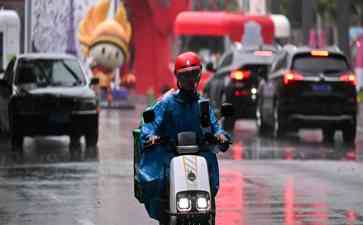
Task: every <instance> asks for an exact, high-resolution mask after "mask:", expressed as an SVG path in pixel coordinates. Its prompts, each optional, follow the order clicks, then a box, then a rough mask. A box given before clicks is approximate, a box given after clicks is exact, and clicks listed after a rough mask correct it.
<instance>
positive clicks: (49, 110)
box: [0, 54, 98, 149]
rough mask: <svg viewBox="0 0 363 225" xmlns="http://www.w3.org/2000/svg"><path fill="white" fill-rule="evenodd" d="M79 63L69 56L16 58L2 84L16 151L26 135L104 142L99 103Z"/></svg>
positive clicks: (1, 109)
mask: <svg viewBox="0 0 363 225" xmlns="http://www.w3.org/2000/svg"><path fill="white" fill-rule="evenodd" d="M91 83H92V84H93V83H94V84H96V83H97V80H92V81H90V80H89V79H88V78H87V76H86V75H85V72H84V71H83V70H82V68H81V66H80V63H79V61H78V60H77V59H76V58H75V57H73V56H68V55H50V54H24V55H19V56H17V57H15V58H13V59H12V60H11V61H10V62H9V64H8V66H7V68H6V71H5V75H4V77H3V79H1V80H0V127H1V130H2V131H5V132H8V133H9V134H10V135H11V142H12V147H13V149H22V145H23V140H24V137H25V136H45V135H69V136H70V138H71V145H72V144H74V143H79V139H80V137H81V136H82V135H85V140H86V144H87V146H88V147H91V146H96V145H97V141H98V101H97V99H96V96H95V93H94V91H93V90H92V89H91V88H90V85H91Z"/></svg>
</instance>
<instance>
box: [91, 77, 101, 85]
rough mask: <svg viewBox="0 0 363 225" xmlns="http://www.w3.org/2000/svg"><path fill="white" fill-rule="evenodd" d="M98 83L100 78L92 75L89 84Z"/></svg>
mask: <svg viewBox="0 0 363 225" xmlns="http://www.w3.org/2000/svg"><path fill="white" fill-rule="evenodd" d="M99 83H100V79H99V78H98V77H92V78H91V83H90V85H91V86H94V85H98V84H99Z"/></svg>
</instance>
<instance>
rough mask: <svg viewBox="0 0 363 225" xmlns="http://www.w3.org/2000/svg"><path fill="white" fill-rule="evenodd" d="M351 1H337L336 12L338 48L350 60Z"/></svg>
mask: <svg viewBox="0 0 363 225" xmlns="http://www.w3.org/2000/svg"><path fill="white" fill-rule="evenodd" d="M350 5H351V1H350V0H337V5H336V11H337V12H338V13H337V29H338V46H339V48H340V49H341V50H342V51H343V52H344V54H345V55H346V56H348V57H349V58H350V57H351V55H350V46H349V26H350V15H349V10H350Z"/></svg>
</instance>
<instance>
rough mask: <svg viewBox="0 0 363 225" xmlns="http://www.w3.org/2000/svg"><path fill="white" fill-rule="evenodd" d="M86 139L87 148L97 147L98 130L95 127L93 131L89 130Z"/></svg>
mask: <svg viewBox="0 0 363 225" xmlns="http://www.w3.org/2000/svg"><path fill="white" fill-rule="evenodd" d="M85 139H86V147H87V148H93V147H96V146H97V143H98V130H97V129H95V130H93V131H91V132H88V133H87V134H86V136H85Z"/></svg>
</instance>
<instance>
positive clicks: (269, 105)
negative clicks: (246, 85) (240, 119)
mask: <svg viewBox="0 0 363 225" xmlns="http://www.w3.org/2000/svg"><path fill="white" fill-rule="evenodd" d="M259 93H260V99H259V101H258V107H257V111H256V114H257V115H256V116H257V127H258V130H259V132H260V133H264V132H265V131H267V130H268V127H272V128H273V133H274V135H275V136H279V135H281V134H283V133H285V132H286V131H289V130H291V131H297V130H298V129H300V128H321V129H322V130H323V137H324V140H326V141H332V140H333V138H334V134H335V131H336V130H342V131H343V138H344V141H345V142H348V143H352V142H354V140H355V136H356V124H357V91H356V77H355V75H354V74H353V72H352V69H351V67H350V65H349V63H348V60H347V58H346V57H345V56H344V54H342V53H341V52H340V51H339V50H338V49H333V48H332V49H329V48H327V49H325V50H314V49H311V48H307V47H300V48H297V47H294V46H289V47H286V48H284V50H282V51H281V52H280V54H279V55H278V56H277V57H276V61H275V62H274V63H273V65H272V68H271V71H270V73H269V76H268V78H267V79H265V80H263V81H261V83H260V86H259Z"/></svg>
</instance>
